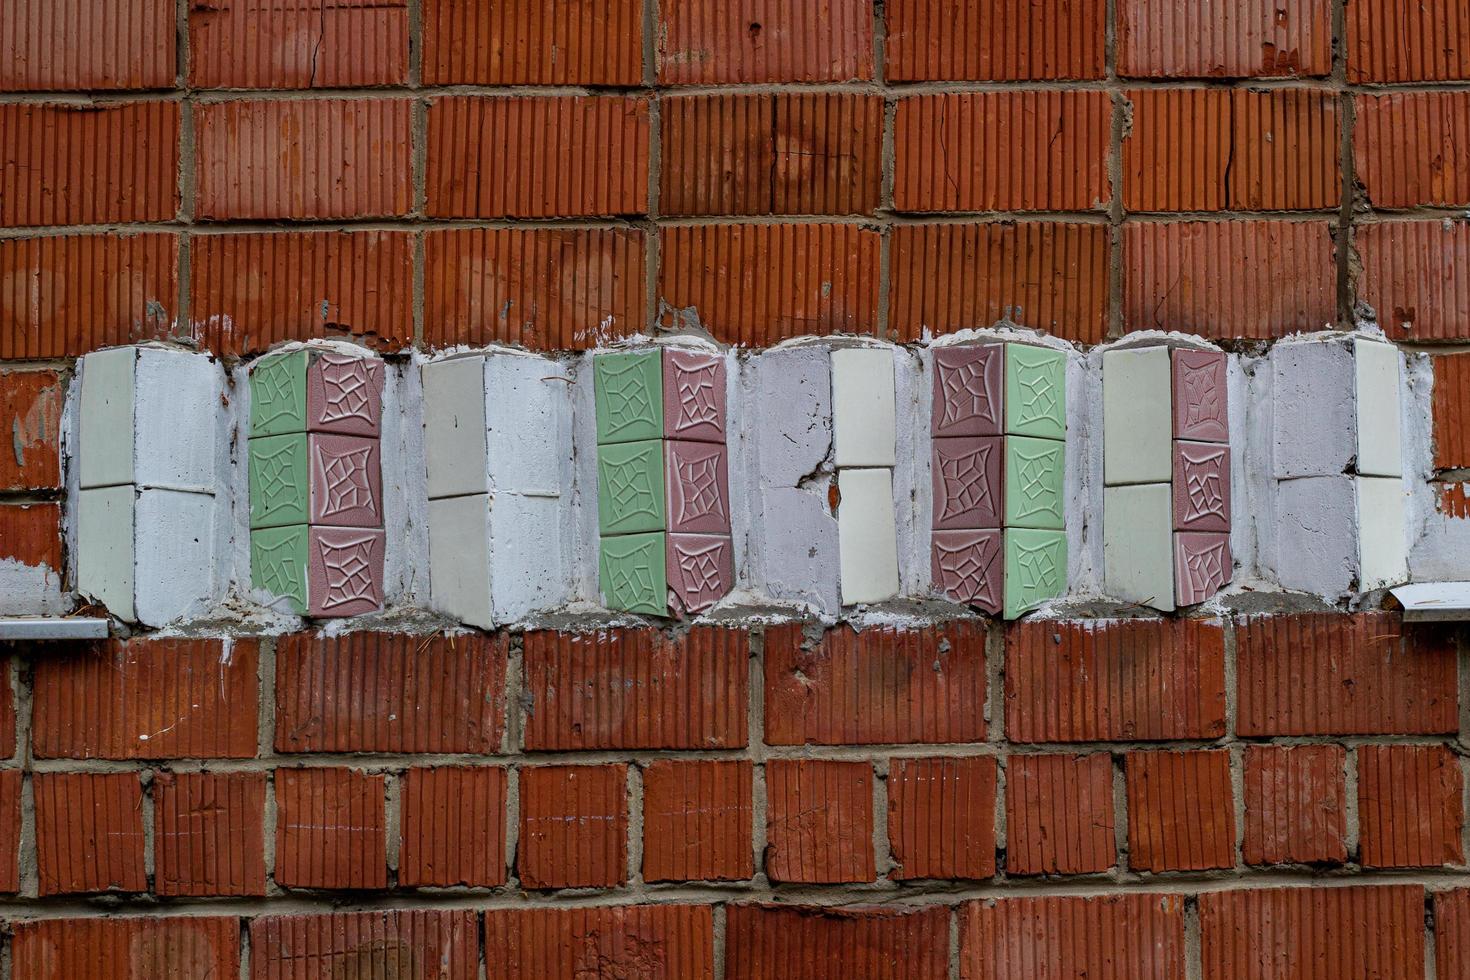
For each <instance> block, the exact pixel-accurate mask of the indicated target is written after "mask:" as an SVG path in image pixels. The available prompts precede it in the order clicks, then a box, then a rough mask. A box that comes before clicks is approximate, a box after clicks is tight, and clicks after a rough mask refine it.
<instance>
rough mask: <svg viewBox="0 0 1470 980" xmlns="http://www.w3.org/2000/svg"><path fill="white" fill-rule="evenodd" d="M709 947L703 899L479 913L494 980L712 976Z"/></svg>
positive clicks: (709, 918) (709, 919)
mask: <svg viewBox="0 0 1470 980" xmlns="http://www.w3.org/2000/svg"><path fill="white" fill-rule="evenodd" d="M714 946H715V938H714V917H713V915H712V914H711V907H710V906H708V905H615V906H598V907H592V908H510V909H493V910H491V911H489V912H486V913H485V948H486V951H487V954H488V955H487V958H488V959H489V961H490V975H491V976H493V977H495V978H497V980H543V978H552V977H569V978H570V977H576V978H581V977H587V978H589V980H590V978H592V977H629V978H632V977H638V978H640V980H713V978H714ZM726 976H727V977H728V976H729V974H728V973H727V974H726Z"/></svg>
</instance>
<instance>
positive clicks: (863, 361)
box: [832, 347, 896, 467]
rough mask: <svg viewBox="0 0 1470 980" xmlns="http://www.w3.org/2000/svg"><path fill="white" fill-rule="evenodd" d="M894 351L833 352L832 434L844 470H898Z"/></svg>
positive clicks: (848, 349) (857, 349)
mask: <svg viewBox="0 0 1470 980" xmlns="http://www.w3.org/2000/svg"><path fill="white" fill-rule="evenodd" d="M893 384H894V375H893V351H892V350H890V349H888V348H886V347H843V348H839V349H837V350H834V351H833V352H832V428H833V438H834V440H835V459H836V462H837V465H838V466H839V467H842V466H892V465H893V459H894V452H895V450H894V442H895V438H896V436H895V433H896V424H895V415H894V412H895V409H894V395H893Z"/></svg>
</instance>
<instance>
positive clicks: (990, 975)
mask: <svg viewBox="0 0 1470 980" xmlns="http://www.w3.org/2000/svg"><path fill="white" fill-rule="evenodd" d="M960 930H961V931H960V977H961V980H1063V978H1081V977H1088V978H1091V977H1098V978H1100V980H1113V978H1117V980H1122V978H1124V977H1127V978H1129V980H1183V978H1184V975H1185V973H1184V961H1185V951H1184V900H1183V897H1182V896H1179V895H1104V896H1100V897H1097V898H1080V897H1078V898H1050V897H1048V898H1007V899H1001V900H999V901H988V902H968V903H966V904H965V905H963V906H961V908H960Z"/></svg>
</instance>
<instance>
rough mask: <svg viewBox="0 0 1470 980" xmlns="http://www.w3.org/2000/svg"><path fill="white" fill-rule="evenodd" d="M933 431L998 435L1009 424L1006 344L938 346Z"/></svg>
mask: <svg viewBox="0 0 1470 980" xmlns="http://www.w3.org/2000/svg"><path fill="white" fill-rule="evenodd" d="M933 356H934V411H933V416H932V418H931V420H930V432H931V433H932V434H933V436H934V437H935V438H936V439H938V438H942V437H950V436H998V435H1000V434H1001V430H1002V429H1004V427H1005V424H1004V423H1005V419H1004V417H1003V414H1004V405H1005V397H1004V392H1005V388H1004V383H1005V348H1004V347H1003V346H1002V345H1001V344H975V345H966V346H960V347H935V348H933Z"/></svg>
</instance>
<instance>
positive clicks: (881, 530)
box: [837, 469, 898, 606]
mask: <svg viewBox="0 0 1470 980" xmlns="http://www.w3.org/2000/svg"><path fill="white" fill-rule="evenodd" d="M837 489H838V491H839V493H840V495H841V498H840V503H839V504H838V505H837V543H838V567H839V569H840V573H841V576H842V604H843V605H845V606H850V605H854V604H857V603H867V602H882V601H883V600H884V599H891V598H893V597H894V596H895V595H897V594H898V537H897V527H896V521H895V517H894V514H893V473H892V471H891V470H886V469H849V470H841V471H839V472H838V475H837Z"/></svg>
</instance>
